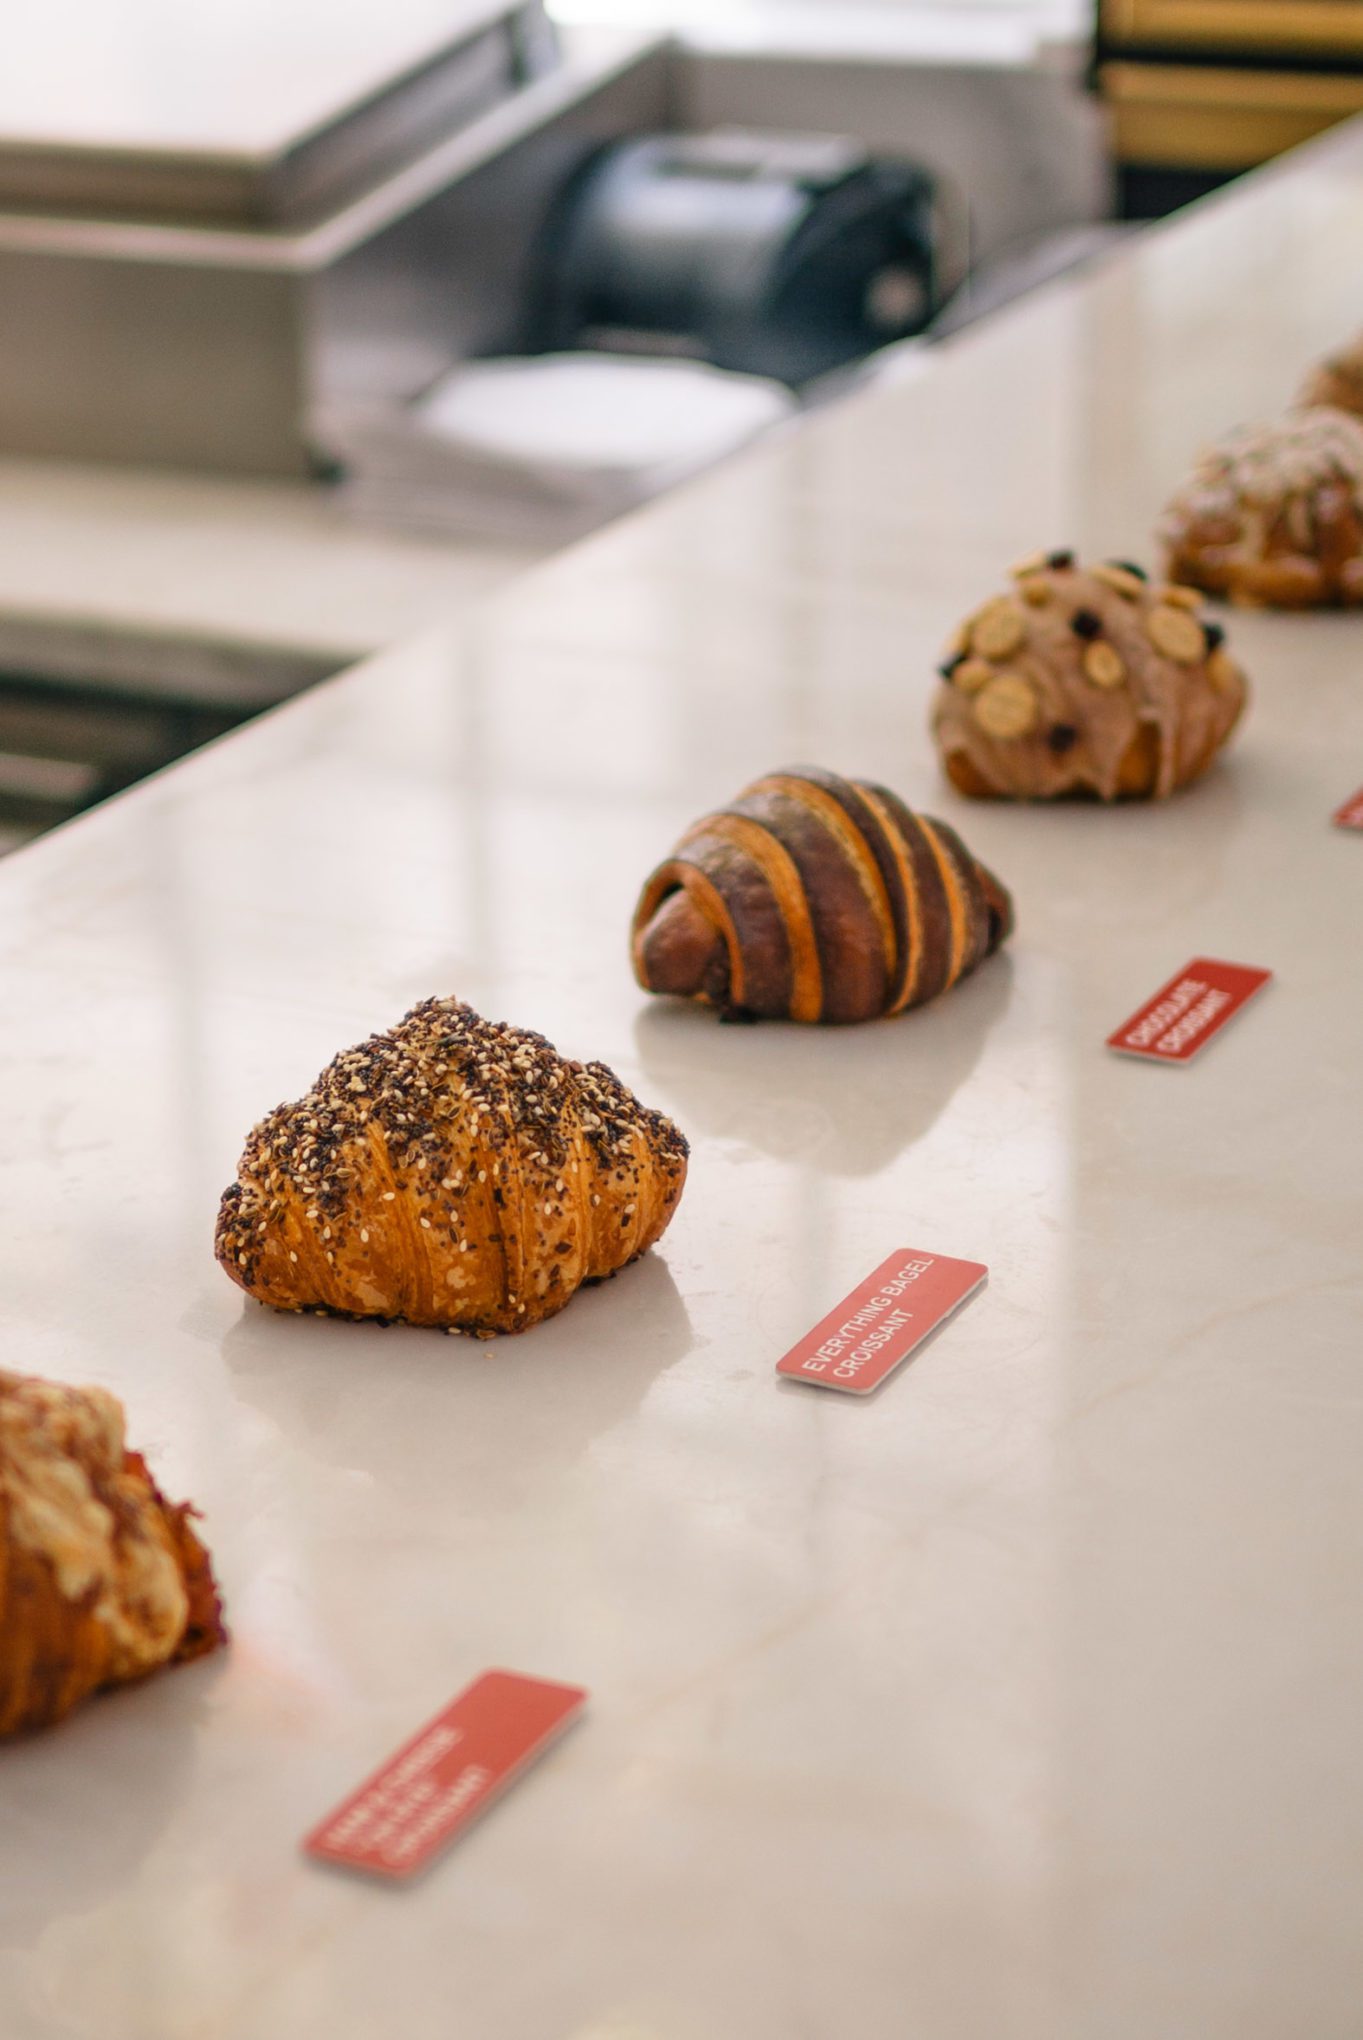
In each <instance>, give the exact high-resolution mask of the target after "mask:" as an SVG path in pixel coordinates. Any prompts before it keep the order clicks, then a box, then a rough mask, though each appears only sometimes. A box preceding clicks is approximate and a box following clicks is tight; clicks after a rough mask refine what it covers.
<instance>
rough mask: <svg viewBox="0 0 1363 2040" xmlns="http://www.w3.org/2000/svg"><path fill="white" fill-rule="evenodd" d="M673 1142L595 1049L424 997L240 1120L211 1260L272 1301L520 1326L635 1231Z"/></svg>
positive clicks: (652, 1235) (602, 1268)
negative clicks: (588, 1055) (302, 1091)
mask: <svg viewBox="0 0 1363 2040" xmlns="http://www.w3.org/2000/svg"><path fill="white" fill-rule="evenodd" d="M686 1158H687V1146H686V1142H685V1140H684V1139H683V1138H682V1136H681V1134H680V1133H679V1132H678V1131H677V1129H676V1127H675V1126H673V1124H672V1122H671V1121H670V1120H668V1119H665V1118H664V1117H663V1115H662V1113H661V1112H651V1111H649V1110H648V1109H647V1108H646V1107H645V1106H643V1105H641V1104H640V1103H639V1101H638V1099H637V1098H635V1097H634V1096H633V1095H632V1093H630V1092H629V1091H627V1090H626V1089H625V1087H624V1085H623V1084H622V1083H621V1082H620V1080H619V1078H618V1077H616V1076H615V1075H614V1074H613V1073H612V1072H611V1071H610V1070H608V1069H607V1068H606V1066H605V1065H604V1063H597V1062H594V1063H585V1064H584V1063H577V1062H569V1061H568V1060H567V1059H566V1058H565V1057H563V1056H560V1055H559V1054H557V1052H556V1051H555V1050H554V1049H553V1048H551V1047H550V1045H549V1043H548V1042H547V1041H545V1040H544V1038H543V1037H542V1036H541V1035H538V1034H530V1033H527V1032H525V1031H524V1030H522V1029H519V1028H515V1027H507V1026H502V1025H500V1024H496V1023H493V1022H491V1021H487V1020H483V1019H480V1018H479V1016H478V1015H477V1014H476V1013H475V1012H474V1011H473V1010H472V1008H471V1007H469V1006H465V1005H463V1004H462V1003H461V1002H460V1001H459V1000H457V999H427V1000H425V1001H423V1003H422V1004H421V1005H419V1006H414V1007H413V1008H412V1011H411V1012H410V1013H408V1014H407V1016H406V1018H405V1019H404V1020H403V1021H402V1022H401V1023H400V1024H399V1025H398V1026H397V1027H394V1028H392V1029H390V1030H389V1032H388V1033H386V1034H375V1035H372V1036H371V1037H370V1039H369V1040H368V1041H365V1042H361V1043H360V1045H359V1046H358V1047H357V1048H352V1049H347V1050H346V1051H345V1053H344V1054H342V1055H339V1056H337V1058H336V1060H335V1061H334V1062H333V1063H331V1064H330V1065H329V1066H328V1067H327V1068H326V1069H325V1070H323V1072H322V1074H321V1076H320V1077H319V1078H318V1079H317V1081H316V1083H315V1084H314V1085H313V1088H312V1089H311V1091H309V1093H308V1095H307V1096H306V1098H301V1099H300V1100H299V1101H298V1102H297V1103H296V1104H293V1105H280V1106H278V1107H277V1108H276V1109H275V1111H273V1112H272V1113H271V1114H270V1115H269V1117H268V1118H267V1119H264V1120H262V1121H261V1123H260V1125H259V1126H257V1127H256V1129H255V1131H254V1132H253V1133H252V1134H251V1136H250V1139H249V1140H248V1142H247V1144H246V1152H245V1153H244V1155H243V1156H242V1158H241V1164H240V1169H239V1172H238V1179H237V1181H236V1182H235V1183H234V1184H232V1186H231V1188H230V1189H229V1190H227V1192H226V1193H225V1194H224V1196H223V1200H222V1206H221V1209H220V1211H219V1213H218V1230H217V1254H218V1259H219V1261H221V1263H222V1265H223V1267H224V1268H225V1269H226V1270H227V1272H228V1274H229V1275H230V1276H231V1277H232V1279H233V1281H234V1282H238V1283H240V1285H241V1287H242V1288H243V1289H245V1290H247V1291H248V1292H249V1293H250V1294H251V1295H252V1296H254V1297H257V1298H259V1300H260V1301H261V1302H262V1303H268V1304H271V1305H273V1307H274V1308H275V1309H276V1310H294V1311H297V1310H307V1309H317V1310H321V1311H323V1312H331V1313H335V1314H338V1315H340V1316H343V1317H378V1318H401V1319H404V1320H405V1321H406V1322H407V1323H408V1324H415V1325H437V1326H441V1327H443V1328H445V1329H446V1330H449V1331H468V1332H475V1333H478V1334H483V1335H485V1334H490V1333H493V1332H523V1331H527V1330H528V1329H529V1327H530V1326H531V1325H534V1324H538V1323H539V1321H540V1320H541V1318H546V1317H549V1316H550V1315H551V1314H552V1313H553V1312H554V1311H556V1310H561V1309H562V1308H563V1306H564V1304H565V1303H567V1302H568V1300H569V1298H570V1297H571V1296H572V1295H573V1294H574V1292H575V1291H576V1290H577V1289H578V1288H579V1287H580V1286H581V1284H582V1283H584V1282H595V1281H600V1280H601V1279H602V1278H603V1277H605V1276H607V1275H613V1274H615V1273H616V1271H617V1270H618V1269H620V1268H623V1267H624V1266H625V1265H626V1264H627V1263H628V1262H630V1261H633V1260H636V1259H637V1258H638V1256H639V1255H640V1254H642V1253H645V1252H646V1251H647V1249H648V1248H649V1247H651V1246H652V1245H653V1244H654V1242H655V1241H656V1240H657V1239H658V1238H659V1237H660V1236H661V1234H662V1232H663V1230H664V1228H665V1227H666V1225H667V1223H668V1220H669V1219H670V1218H671V1216H672V1213H673V1211H674V1210H675V1209H676V1205H677V1200H678V1198H679V1197H680V1196H681V1192H682V1185H683V1184H684V1183H685V1181H686Z"/></svg>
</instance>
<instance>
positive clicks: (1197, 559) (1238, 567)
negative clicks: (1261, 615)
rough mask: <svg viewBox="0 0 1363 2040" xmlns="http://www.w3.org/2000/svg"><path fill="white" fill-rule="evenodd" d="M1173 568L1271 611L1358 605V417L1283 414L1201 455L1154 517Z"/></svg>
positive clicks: (1361, 453) (1361, 468)
mask: <svg viewBox="0 0 1363 2040" xmlns="http://www.w3.org/2000/svg"><path fill="white" fill-rule="evenodd" d="M1159 539H1160V543H1161V544H1162V545H1163V547H1164V551H1165V557H1166V560H1167V563H1168V570H1169V572H1170V574H1171V575H1172V576H1173V577H1174V579H1175V580H1178V581H1187V582H1190V583H1191V584H1192V585H1193V586H1194V587H1197V588H1204V589H1206V591H1207V592H1208V594H1211V595H1225V596H1228V597H1229V598H1230V600H1231V601H1232V602H1244V603H1248V604H1253V605H1255V606H1258V607H1267V608H1272V609H1314V608H1319V607H1324V606H1328V605H1337V604H1340V603H1355V602H1363V421H1360V420H1359V419H1357V418H1351V417H1349V416H1347V415H1346V413H1345V412H1343V411H1334V410H1324V409H1320V408H1317V409H1314V410H1307V411H1289V412H1287V413H1286V414H1285V415H1284V416H1283V417H1282V418H1278V419H1275V420H1274V421H1273V422H1272V423H1270V424H1266V425H1251V426H1246V427H1244V428H1242V429H1241V430H1240V431H1238V432H1233V433H1231V434H1230V436H1229V437H1228V438H1226V439H1223V440H1222V441H1221V442H1220V443H1219V445H1217V446H1213V447H1211V448H1210V449H1209V450H1208V451H1207V452H1205V453H1204V454H1203V455H1202V457H1201V458H1200V460H1199V461H1198V462H1197V464H1196V466H1195V467H1194V469H1193V472H1192V474H1191V475H1190V476H1189V478H1188V480H1187V481H1186V482H1185V483H1184V484H1183V487H1182V488H1181V489H1180V490H1179V491H1178V493H1177V495H1176V496H1175V497H1174V498H1173V500H1172V501H1171V503H1170V504H1169V507H1168V509H1167V510H1166V511H1165V513H1164V516H1163V518H1162V519H1161V520H1160V526H1159Z"/></svg>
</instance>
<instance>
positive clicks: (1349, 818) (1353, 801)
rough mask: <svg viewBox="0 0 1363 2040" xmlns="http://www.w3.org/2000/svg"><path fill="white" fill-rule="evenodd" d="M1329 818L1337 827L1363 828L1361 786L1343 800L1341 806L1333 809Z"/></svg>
mask: <svg viewBox="0 0 1363 2040" xmlns="http://www.w3.org/2000/svg"><path fill="white" fill-rule="evenodd" d="M1331 820H1332V821H1333V822H1334V825H1335V827H1336V828H1337V829H1363V786H1360V787H1359V789H1358V792H1357V793H1355V794H1352V795H1351V796H1350V798H1349V799H1348V800H1346V801H1345V803H1344V805H1343V807H1341V808H1336V809H1335V811H1334V814H1333V815H1332V817H1331Z"/></svg>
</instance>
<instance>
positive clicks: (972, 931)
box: [633, 768, 1013, 1022]
mask: <svg viewBox="0 0 1363 2040" xmlns="http://www.w3.org/2000/svg"><path fill="white" fill-rule="evenodd" d="M1012 926H1013V906H1012V901H1011V900H1010V898H1009V896H1008V894H1007V893H1006V892H1005V891H1004V889H1003V887H1002V886H1001V885H1000V884H999V882H998V880H997V879H996V878H995V877H994V876H993V875H992V873H990V872H988V871H986V870H985V868H984V866H983V865H982V864H977V863H976V861H975V859H974V858H973V857H972V856H971V855H970V852H969V851H968V850H967V849H966V847H965V845H964V844H963V843H962V842H961V839H960V837H959V836H957V835H956V833H955V831H954V830H952V829H949V828H948V827H947V826H946V824H945V823H944V822H936V821H932V820H930V819H929V818H928V817H927V816H926V815H915V814H911V813H910V811H909V810H908V808H906V807H905V805H904V803H903V802H902V801H901V800H899V799H898V798H897V796H896V795H894V794H893V793H890V792H888V791H887V789H886V788H885V787H883V786H874V785H871V784H869V783H867V782H866V781H863V780H852V779H839V778H838V777H837V775H836V774H835V773H832V772H813V771H809V770H806V769H804V768H792V769H791V770H789V771H785V772H772V773H769V774H768V775H767V777H766V778H764V779H758V780H755V781H754V782H753V784H752V785H751V786H749V787H747V788H746V789H745V790H744V792H742V793H741V794H740V795H739V796H738V798H737V800H734V801H731V802H730V804H729V806H728V807H726V808H724V809H722V810H721V811H720V812H719V813H718V814H713V815H706V816H705V817H704V819H703V820H701V821H699V822H697V823H695V825H694V826H693V827H692V828H690V829H688V830H687V832H686V834H685V835H684V836H683V837H682V839H681V841H680V842H679V843H678V845H677V847H676V849H675V850H674V851H673V852H672V855H671V856H670V857H669V858H667V859H666V860H665V862H664V863H662V864H660V865H659V866H658V868H657V870H656V871H655V872H654V873H653V876H652V877H651V878H650V879H649V881H648V883H647V884H646V885H645V887H644V890H643V893H642V894H641V896H640V899H639V904H638V906H637V907H636V908H635V911H634V931H633V957H634V974H635V976H636V977H637V978H638V980H639V983H640V984H641V985H642V986H643V987H644V989H645V991H650V992H670V993H673V994H675V995H677V996H680V997H682V998H692V999H699V1000H701V1001H702V1002H703V1003H704V1004H706V1005H710V1006H717V1007H718V1008H719V1009H720V1011H721V1012H722V1013H723V1014H724V1015H725V1016H726V1017H729V1018H744V1019H762V1020H778V1019H779V1020H811V1021H813V1020H822V1021H830V1022H838V1021H852V1020H872V1019H874V1018H876V1017H877V1015H879V1014H882V1013H902V1012H904V1011H905V1010H906V1008H907V1007H909V1006H920V1005H922V1003H923V1001H924V1000H925V999H931V998H934V997H935V996H936V995H937V993H938V992H944V991H947V990H948V989H949V988H950V987H951V986H952V985H954V984H955V983H956V982H957V980H958V979H959V978H963V977H964V976H965V974H966V972H967V971H970V970H973V969H974V968H975V966H976V964H977V963H980V962H981V961H982V960H983V959H984V958H985V957H986V956H988V955H989V954H990V952H991V951H992V950H994V949H997V948H998V945H999V944H1000V942H1002V941H1003V939H1004V937H1005V936H1006V935H1008V934H1009V933H1010V932H1011V930H1012Z"/></svg>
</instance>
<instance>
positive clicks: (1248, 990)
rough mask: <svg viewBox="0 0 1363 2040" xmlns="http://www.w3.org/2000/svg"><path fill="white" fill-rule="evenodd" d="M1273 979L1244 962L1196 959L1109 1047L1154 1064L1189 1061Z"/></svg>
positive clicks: (1267, 972) (1134, 1016)
mask: <svg viewBox="0 0 1363 2040" xmlns="http://www.w3.org/2000/svg"><path fill="white" fill-rule="evenodd" d="M1272 975H1273V973H1272V971H1271V970H1254V969H1252V968H1251V967H1250V965H1248V964H1244V963H1218V962H1217V960H1216V958H1215V957H1212V956H1195V957H1194V958H1193V960H1192V962H1191V963H1190V964H1188V965H1186V966H1185V968H1184V969H1183V970H1181V971H1180V972H1179V973H1178V975H1177V977H1171V978H1170V980H1169V982H1168V984H1167V985H1163V986H1161V988H1160V990H1159V991H1157V992H1156V994H1155V996H1154V998H1153V999H1150V1000H1149V1001H1148V1002H1147V1003H1146V1004H1145V1005H1144V1006H1142V1007H1141V1009H1140V1011H1139V1013H1133V1014H1132V1016H1131V1018H1130V1019H1129V1020H1128V1021H1127V1022H1126V1025H1125V1026H1124V1027H1119V1028H1118V1029H1117V1032H1116V1033H1115V1034H1109V1036H1108V1038H1107V1045H1108V1047H1109V1048H1115V1049H1116V1050H1117V1051H1118V1053H1119V1054H1120V1055H1142V1056H1146V1057H1148V1058H1149V1060H1150V1061H1152V1062H1172V1063H1185V1062H1191V1061H1192V1059H1193V1057H1194V1056H1195V1055H1196V1054H1197V1053H1198V1052H1199V1050H1201V1049H1204V1048H1205V1047H1206V1045H1207V1043H1208V1042H1209V1041H1210V1040H1211V1038H1212V1036H1213V1035H1214V1034H1219V1033H1220V1032H1221V1029H1222V1028H1223V1027H1224V1026H1225V1024H1226V1022H1227V1021H1228V1020H1232V1019H1234V1017H1235V1015H1236V1014H1237V1013H1238V1012H1239V1011H1240V1008H1241V1007H1242V1006H1244V1005H1246V1004H1247V1003H1248V1002H1249V1000H1250V999H1252V998H1253V997H1254V994H1255V993H1256V992H1258V991H1262V990H1263V988H1264V986H1265V985H1266V984H1267V983H1268V981H1269V979H1270V978H1271V977H1272Z"/></svg>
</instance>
